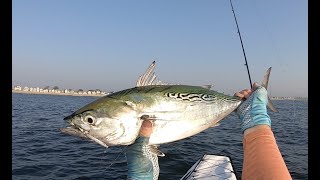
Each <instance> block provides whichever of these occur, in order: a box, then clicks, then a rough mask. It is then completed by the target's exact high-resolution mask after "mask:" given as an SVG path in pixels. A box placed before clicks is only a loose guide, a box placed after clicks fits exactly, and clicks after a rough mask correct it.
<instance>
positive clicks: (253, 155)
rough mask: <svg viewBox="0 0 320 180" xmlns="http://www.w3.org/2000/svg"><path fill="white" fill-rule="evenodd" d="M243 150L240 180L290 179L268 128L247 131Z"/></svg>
mask: <svg viewBox="0 0 320 180" xmlns="http://www.w3.org/2000/svg"><path fill="white" fill-rule="evenodd" d="M243 149H244V162H243V171H242V179H244V180H247V179H250V180H251V179H259V180H262V179H268V180H270V179H281V180H286V179H292V178H291V176H290V173H289V171H288V169H287V166H286V164H285V162H284V160H283V158H282V155H281V153H280V151H279V148H278V145H277V143H276V140H275V137H274V135H273V133H272V131H271V128H270V127H269V126H267V125H258V126H255V127H252V128H249V129H247V130H246V131H245V132H244V139H243Z"/></svg>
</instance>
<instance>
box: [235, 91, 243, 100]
mask: <svg viewBox="0 0 320 180" xmlns="http://www.w3.org/2000/svg"><path fill="white" fill-rule="evenodd" d="M234 96H236V97H239V98H240V99H243V98H244V95H243V94H242V93H240V92H236V93H235V94H234Z"/></svg>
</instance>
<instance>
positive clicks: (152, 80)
mask: <svg viewBox="0 0 320 180" xmlns="http://www.w3.org/2000/svg"><path fill="white" fill-rule="evenodd" d="M155 67H156V61H153V62H152V63H151V65H150V66H149V67H148V69H147V71H146V72H145V73H144V74H143V75H141V76H140V77H139V79H138V81H137V83H136V86H137V87H139V86H149V85H168V84H166V83H163V82H161V81H160V80H158V79H157V76H156V75H155V73H154V71H153V70H154V68H155Z"/></svg>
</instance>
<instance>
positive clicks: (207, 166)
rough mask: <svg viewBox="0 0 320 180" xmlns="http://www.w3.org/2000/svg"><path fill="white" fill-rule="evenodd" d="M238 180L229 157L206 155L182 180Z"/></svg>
mask: <svg viewBox="0 0 320 180" xmlns="http://www.w3.org/2000/svg"><path fill="white" fill-rule="evenodd" d="M191 179H195V180H197V179H199V180H200V179H201V180H209V179H210V180H218V179H219V180H222V179H228V180H236V179H237V178H236V175H235V172H234V170H233V167H232V164H231V160H230V158H229V157H227V156H220V155H209V154H205V155H203V156H202V158H201V159H199V160H198V161H197V162H196V163H195V164H194V165H193V166H192V167H191V168H190V169H189V170H188V172H187V173H186V174H185V175H184V176H183V177H182V178H181V179H180V180H191Z"/></svg>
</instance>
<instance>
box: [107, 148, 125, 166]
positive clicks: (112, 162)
mask: <svg viewBox="0 0 320 180" xmlns="http://www.w3.org/2000/svg"><path fill="white" fill-rule="evenodd" d="M127 147H128V145H126V146H125V147H124V148H122V150H121V152H120V153H118V156H117V157H116V158H115V159H114V160H112V161H111V164H110V165H109V166H107V167H106V169H105V170H108V168H110V167H111V166H112V165H113V164H114V162H115V161H116V160H117V159H118V158H119V157H120V155H121V154H122V153H124V152H125V150H126V149H127Z"/></svg>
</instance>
